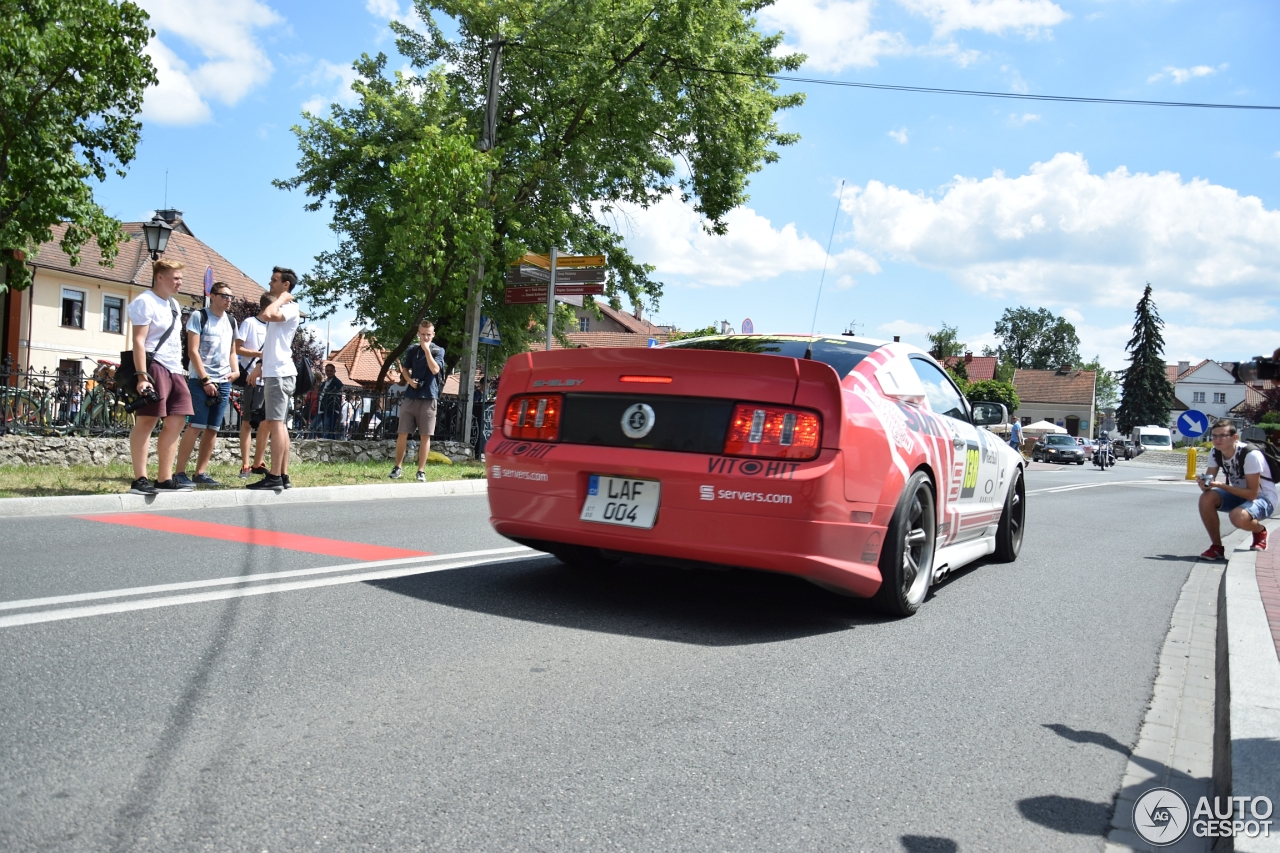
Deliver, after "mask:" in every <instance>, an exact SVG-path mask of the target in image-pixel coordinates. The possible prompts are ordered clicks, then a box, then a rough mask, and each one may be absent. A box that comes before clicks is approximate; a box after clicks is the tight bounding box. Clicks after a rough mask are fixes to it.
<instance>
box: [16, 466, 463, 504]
mask: <svg viewBox="0 0 1280 853" xmlns="http://www.w3.org/2000/svg"><path fill="white" fill-rule="evenodd" d="M390 471H391V463H390V462H297V463H294V464H291V465H290V466H289V479H290V480H291V481H292V482H293V485H295V486H357V485H366V484H369V483H387V482H391V481H389V480H388V479H387V474H388V473H390ZM147 473H148V476H151V477H154V476H155V473H156V467H155V459H154V458H153V459H152V462H151V466H150V468H148V472H147ZM188 473H193V472H191V471H189V472H188ZM239 474H240V466H239V464H235V465H218V464H214V465H210V466H209V475H210V476H211V477H213V478H214V479H215V480H220V481H221V482H222V483H223V488H229V489H241V488H244V485H245V483H246V482H252V480H249V481H246V480H241V479H240V476H239ZM413 475H414V468H413V466H412V465H407V466H405V469H404V479H402V480H400V481H399V482H401V483H412V482H414V479H413ZM426 475H427V480H428V481H431V482H435V481H437V480H478V479H481V478H483V477H484V466H483V465H480V464H478V463H475V462H466V463H458V464H455V465H444V464H438V463H430V462H429V463H427V469H426ZM257 479H260V478H259V477H256V476H255V477H253V480H257ZM131 482H133V469H132V468H130V466H128V465H125V464H123V463H112V464H110V465H71V466H69V467H67V468H63V467H61V466H53V465H45V466H29V465H6V466H0V498H34V497H49V496H52V495H110V494H119V493H121V492H126V491H128V490H129V484H130V483H131Z"/></svg>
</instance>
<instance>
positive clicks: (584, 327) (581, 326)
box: [578, 317, 591, 332]
mask: <svg viewBox="0 0 1280 853" xmlns="http://www.w3.org/2000/svg"><path fill="white" fill-rule="evenodd" d="M578 331H579V332H589V331H591V321H590V320H588V319H587V318H586V317H579V318H578Z"/></svg>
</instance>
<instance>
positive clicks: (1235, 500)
mask: <svg viewBox="0 0 1280 853" xmlns="http://www.w3.org/2000/svg"><path fill="white" fill-rule="evenodd" d="M1214 491H1215V492H1217V493H1218V497H1220V498H1222V506H1220V507H1218V512H1231V510H1233V509H1235V508H1236V507H1238V506H1242V507H1244V511H1245V512H1247V513H1249V515H1251V516H1253V520H1254V521H1261V520H1262V519H1264V518H1270V517H1271V513H1273V512H1275V511H1276V508H1275V507H1274V506H1272V505H1271V501H1269V500H1267V499H1266V498H1264V497H1263V496H1262V495H1258V496H1257V497H1256V498H1254V499H1253V500H1251V501H1247V500H1245V499H1244V498H1241V497H1237V496H1236V495H1233V494H1231V493H1230V492H1228V491H1225V490H1223V489H1214Z"/></svg>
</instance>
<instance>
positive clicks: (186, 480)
mask: <svg viewBox="0 0 1280 853" xmlns="http://www.w3.org/2000/svg"><path fill="white" fill-rule="evenodd" d="M173 481H174V482H175V483H177V484H178V488H180V489H183V490H187V491H189V490H190V489H194V488H195V487H196V484H195V483H194V482H192V481H191V478H190V477H188V476H187V472H186V471H179V472H178V473H176V474H174V475H173Z"/></svg>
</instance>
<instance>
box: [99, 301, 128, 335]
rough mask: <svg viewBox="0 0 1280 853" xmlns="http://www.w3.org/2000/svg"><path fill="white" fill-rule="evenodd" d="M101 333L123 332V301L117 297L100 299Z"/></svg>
mask: <svg viewBox="0 0 1280 853" xmlns="http://www.w3.org/2000/svg"><path fill="white" fill-rule="evenodd" d="M102 331H104V332H115V333H116V334H121V333H123V332H124V300H123V299H121V298H120V297H119V296H104V297H102Z"/></svg>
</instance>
